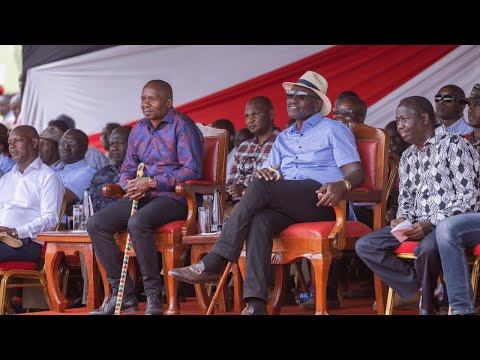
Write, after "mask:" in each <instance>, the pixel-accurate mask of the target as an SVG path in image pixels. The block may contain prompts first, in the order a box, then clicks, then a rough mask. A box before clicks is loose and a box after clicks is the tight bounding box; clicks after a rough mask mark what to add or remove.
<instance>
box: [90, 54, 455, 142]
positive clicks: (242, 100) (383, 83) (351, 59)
mask: <svg viewBox="0 0 480 360" xmlns="http://www.w3.org/2000/svg"><path fill="white" fill-rule="evenodd" d="M456 47H457V45H371V46H370V45H339V46H334V47H332V48H329V49H327V50H325V51H321V52H319V53H317V54H314V55H312V56H309V57H307V58H305V59H302V60H299V61H296V62H294V63H292V64H289V65H287V66H284V67H281V68H279V69H276V70H274V71H271V72H268V73H266V74H263V75H261V76H258V77H256V78H253V79H250V80H247V81H245V82H242V83H240V84H238V85H235V86H232V87H230V88H227V89H225V90H222V91H219V92H216V93H214V94H211V95H209V96H205V97H203V98H201V99H198V100H195V101H192V102H190V103H187V104H184V105H182V106H180V107H178V110H180V111H182V112H185V113H186V114H188V115H189V116H190V117H191V118H192V119H193V120H194V121H195V122H202V123H204V124H210V123H211V122H213V121H214V120H216V119H219V118H227V119H230V120H231V121H232V122H233V123H234V124H235V128H236V129H240V128H243V127H245V118H244V116H243V114H244V111H245V104H246V102H247V101H248V100H249V99H250V98H252V97H254V96H258V95H265V96H268V97H269V98H270V99H271V100H272V102H273V105H274V108H275V123H276V125H277V126H278V127H280V128H281V129H283V128H284V126H285V124H286V122H287V121H288V115H287V112H286V103H285V95H284V90H283V87H282V83H283V82H284V81H296V80H297V79H298V78H299V77H300V76H301V75H302V74H303V73H304V72H306V71H308V70H314V71H317V72H318V73H320V74H322V75H323V76H324V77H325V78H326V79H327V80H328V83H329V88H328V92H327V94H328V96H329V98H330V99H331V100H332V102H333V100H334V99H335V98H336V96H337V95H338V94H339V93H340V92H342V91H344V90H353V91H355V92H357V93H358V94H359V95H360V96H361V97H362V98H363V99H364V100H365V102H366V103H367V105H372V104H374V103H375V102H377V101H378V100H380V99H381V98H383V97H385V96H386V95H388V94H389V93H391V92H392V91H393V90H395V89H396V88H398V87H399V86H401V85H403V84H404V83H405V82H407V81H408V80H410V79H411V78H413V77H415V76H417V75H418V74H419V73H420V72H422V71H423V70H425V69H426V68H428V67H429V66H431V65H432V64H434V63H435V62H436V61H438V60H439V59H441V58H442V57H444V56H445V55H447V54H448V53H449V52H451V51H452V50H454V49H455V48H456ZM245 66H248V64H246V65H245ZM172 86H173V88H174V91H175V84H172ZM412 95H413V94H412ZM90 143H91V145H93V146H97V144H98V145H99V144H100V142H99V134H93V135H91V136H90Z"/></svg>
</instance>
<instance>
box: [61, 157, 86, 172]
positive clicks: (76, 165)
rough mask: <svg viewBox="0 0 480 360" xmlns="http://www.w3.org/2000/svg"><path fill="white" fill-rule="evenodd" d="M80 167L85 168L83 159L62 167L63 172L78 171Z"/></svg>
mask: <svg viewBox="0 0 480 360" xmlns="http://www.w3.org/2000/svg"><path fill="white" fill-rule="evenodd" d="M81 167H87V163H86V162H85V159H82V160H79V161H77V162H74V163H72V164H65V166H64V167H63V170H67V169H68V170H75V169H79V168H81Z"/></svg>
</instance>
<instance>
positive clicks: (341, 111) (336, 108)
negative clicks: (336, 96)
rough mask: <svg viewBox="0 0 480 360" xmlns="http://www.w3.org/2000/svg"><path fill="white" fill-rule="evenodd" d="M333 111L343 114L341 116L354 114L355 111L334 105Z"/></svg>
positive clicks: (336, 113)
mask: <svg viewBox="0 0 480 360" xmlns="http://www.w3.org/2000/svg"><path fill="white" fill-rule="evenodd" d="M333 113H334V114H335V115H341V116H352V114H353V113H354V111H353V110H350V109H342V108H339V107H334V108H333Z"/></svg>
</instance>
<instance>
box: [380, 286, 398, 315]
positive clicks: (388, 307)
mask: <svg viewBox="0 0 480 360" xmlns="http://www.w3.org/2000/svg"><path fill="white" fill-rule="evenodd" d="M394 301H395V291H393V289H392V288H391V287H389V288H388V296H387V303H386V305H385V315H392V314H393V303H394ZM377 307H378V303H377Z"/></svg>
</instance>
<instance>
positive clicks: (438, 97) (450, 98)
mask: <svg viewBox="0 0 480 360" xmlns="http://www.w3.org/2000/svg"><path fill="white" fill-rule="evenodd" d="M434 100H435V102H436V103H438V102H440V101H441V100H443V101H444V102H445V103H447V104H450V103H452V102H454V101H457V99H455V97H453V95H440V94H437V95H435V97H434Z"/></svg>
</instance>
